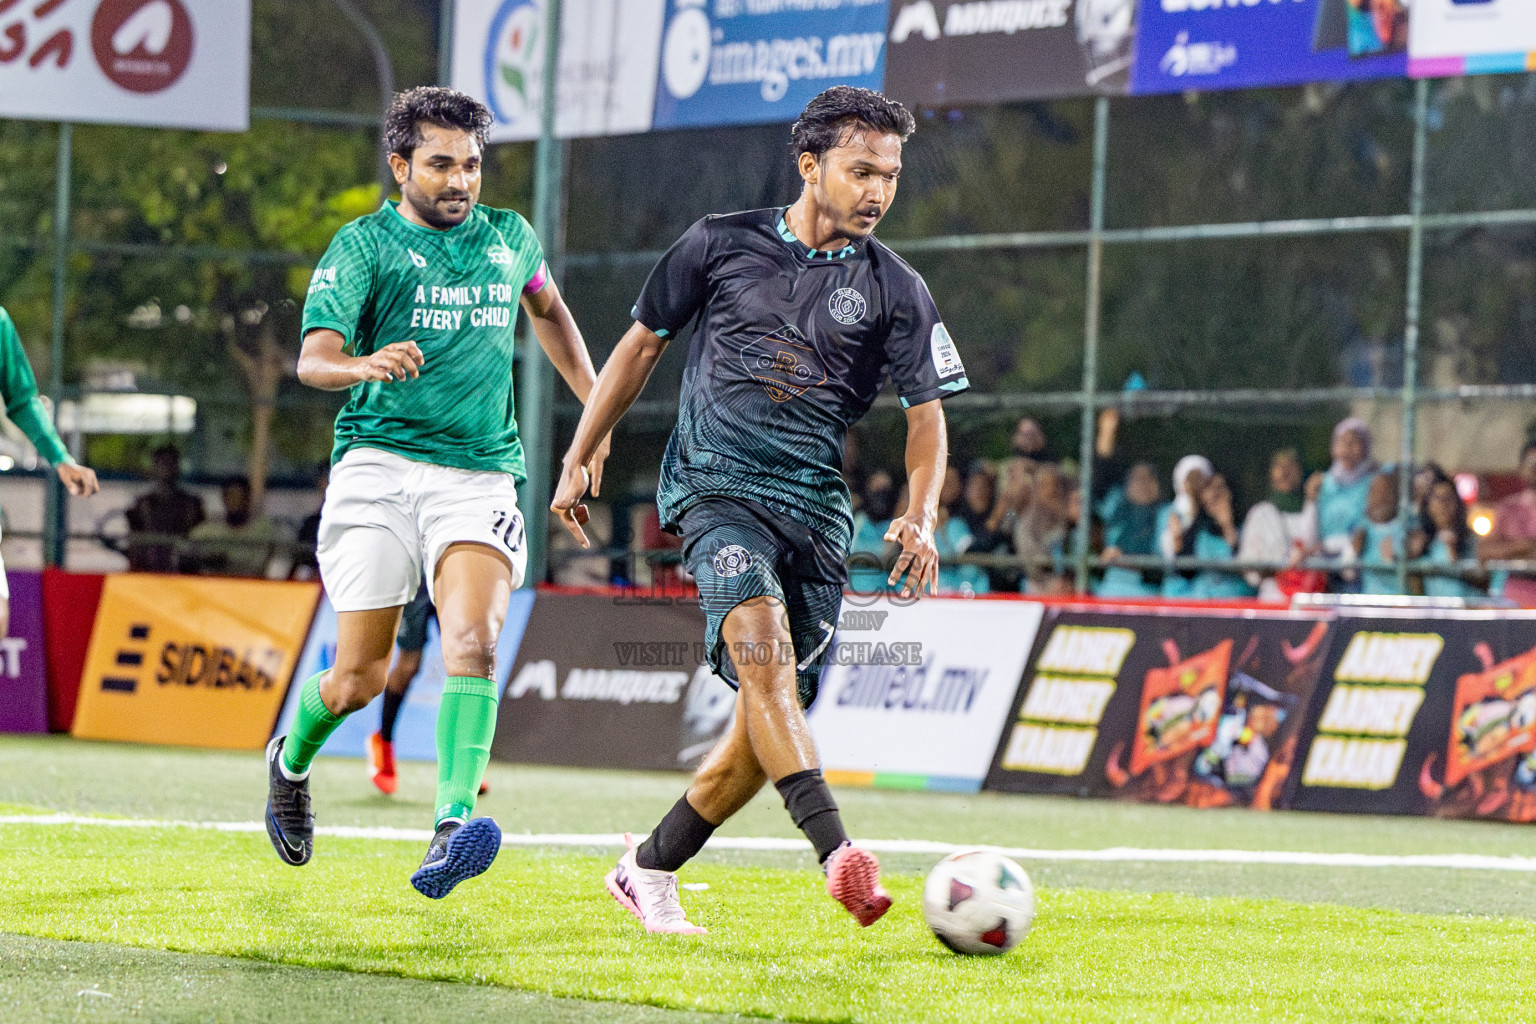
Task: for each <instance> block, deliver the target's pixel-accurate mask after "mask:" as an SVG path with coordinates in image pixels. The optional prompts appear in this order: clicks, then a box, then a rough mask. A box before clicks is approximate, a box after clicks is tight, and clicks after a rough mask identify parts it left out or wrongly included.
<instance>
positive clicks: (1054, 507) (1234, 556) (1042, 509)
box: [849, 409, 1536, 603]
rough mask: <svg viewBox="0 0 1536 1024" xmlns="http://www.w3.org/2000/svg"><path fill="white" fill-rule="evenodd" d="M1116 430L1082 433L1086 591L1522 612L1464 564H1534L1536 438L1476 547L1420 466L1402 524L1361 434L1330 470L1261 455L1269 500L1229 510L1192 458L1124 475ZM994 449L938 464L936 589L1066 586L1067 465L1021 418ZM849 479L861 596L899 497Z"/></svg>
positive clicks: (1518, 581)
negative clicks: (1480, 600) (1400, 598)
mask: <svg viewBox="0 0 1536 1024" xmlns="http://www.w3.org/2000/svg"><path fill="white" fill-rule="evenodd" d="M1120 425H1121V418H1120V415H1119V413H1118V411H1116V410H1113V409H1107V410H1104V411H1103V412H1102V413H1101V414H1100V417H1099V422H1098V430H1097V434H1096V437H1095V445H1094V460H1093V476H1092V484H1093V488H1092V502H1091V508H1090V509H1089V510H1088V511H1089V529H1088V533H1087V535H1088V538H1089V545H1090V548H1089V550H1090V553H1091V554H1092V555H1094V556H1096V565H1095V567H1094V568H1093V571H1092V572H1091V574H1090V589H1091V591H1092V592H1093V593H1094V594H1096V595H1099V596H1104V597H1119V598H1152V597H1170V598H1192V599H1224V598H1226V599H1230V598H1252V597H1258V598H1262V599H1268V600H1284V599H1286V598H1288V597H1290V596H1292V595H1294V594H1297V593H1307V592H1321V591H1332V592H1338V593H1358V594H1370V595H1397V594H1405V593H1408V594H1422V595H1424V596H1429V597H1458V598H1476V597H1486V596H1488V595H1489V594H1490V593H1491V594H1493V595H1495V596H1498V595H1502V596H1505V597H1508V598H1511V599H1513V600H1515V601H1518V602H1520V603H1536V576H1532V577H1527V576H1523V575H1518V574H1517V575H1513V576H1511V575H1510V574H1508V573H1499V572H1495V573H1492V574H1488V573H1486V572H1482V571H1480V570H1479V567H1478V566H1479V560H1481V561H1482V562H1486V561H1500V560H1525V559H1536V443H1533V444H1532V445H1529V446H1527V448H1526V450H1525V452H1524V453H1523V455H1522V457H1521V460H1520V478H1521V481H1522V483H1523V484H1524V487H1523V489H1522V490H1520V492H1519V493H1517V494H1515V495H1512V496H1510V497H1507V498H1505V499H1504V500H1503V501H1502V502H1500V503H1499V504H1498V505H1497V507H1496V508H1495V509H1494V510H1493V511H1492V514H1491V516H1490V517H1489V519H1490V520H1491V522H1490V523H1489V524H1488V525H1489V528H1488V530H1487V536H1484V537H1481V538H1480V537H1478V536H1477V535H1476V534H1475V533H1474V531H1473V529H1472V527H1471V525H1470V523H1469V519H1470V516H1469V513H1468V508H1467V505H1466V503H1465V502H1464V500H1463V498H1462V495H1461V493H1460V492H1459V491H1458V488H1457V485H1456V481H1455V480H1454V479H1452V478H1451V477H1450V476H1449V475H1447V474H1446V472H1445V471H1444V470H1443V469H1441V468H1440V467H1439V466H1437V465H1435V464H1433V463H1430V464H1427V465H1423V466H1418V467H1414V468H1413V470H1412V479H1411V484H1410V487H1411V490H1410V493H1411V496H1412V502H1411V504H1412V509H1413V512H1412V514H1411V516H1410V517H1409V521H1408V522H1407V523H1406V524H1404V523H1402V522H1400V521H1399V504H1400V492H1399V485H1400V476H1399V474H1400V472H1401V469H1400V467H1398V466H1396V465H1382V464H1381V463H1379V462H1378V461H1377V460H1376V459H1375V458H1374V457H1373V453H1372V439H1371V432H1370V429H1369V427H1368V426H1367V425H1366V423H1365V422H1364V421H1363V420H1360V419H1357V418H1353V417H1351V418H1348V419H1345V420H1343V421H1341V422H1340V423H1339V424H1338V425H1337V426H1336V427H1335V428H1334V431H1333V436H1332V442H1331V446H1330V462H1329V465H1328V466H1327V468H1326V469H1320V470H1318V471H1317V472H1314V473H1312V474H1311V475H1310V476H1308V474H1307V473H1306V470H1305V467H1304V464H1303V461H1302V456H1301V454H1300V452H1299V451H1298V450H1297V449H1295V448H1281V449H1279V450H1277V451H1275V452H1274V453H1273V455H1272V457H1271V458H1270V462H1269V472H1268V490H1267V493H1265V494H1264V496H1263V497H1262V498H1261V499H1260V500H1258V501H1257V502H1254V503H1253V504H1252V505H1251V506H1250V507H1248V508H1247V509H1246V510H1243V511H1241V513H1240V510H1239V509H1238V507H1237V506H1236V503H1235V501H1234V496H1233V491H1232V488H1231V486H1229V484H1228V480H1227V477H1226V476H1225V475H1224V473H1223V472H1222V470H1221V468H1220V467H1219V466H1217V465H1215V464H1213V462H1212V461H1211V460H1210V459H1209V458H1207V457H1205V456H1204V455H1200V454H1190V455H1187V456H1185V457H1184V458H1182V459H1179V460H1178V462H1177V463H1176V464H1175V465H1174V466H1173V470H1172V472H1171V473H1170V474H1168V476H1167V477H1166V478H1164V477H1163V476H1162V473H1161V472H1160V471H1159V470H1158V468H1157V467H1155V466H1153V465H1152V464H1150V463H1146V462H1138V463H1134V464H1130V465H1126V464H1125V463H1124V462H1123V461H1122V460H1121V459H1120V458H1119V457H1118V454H1117V447H1118V445H1117V435H1118V433H1119V429H1120ZM1010 449H1011V451H1010V454H1009V456H1008V457H1006V458H1004V459H1002V460H1000V461H988V460H985V459H976V460H973V461H970V462H969V463H967V464H965V465H964V467H963V468H962V467H961V466H958V465H952V466H950V467H949V470H948V474H947V476H946V478H945V481H944V488H943V492H942V495H941V499H940V506H941V507H940V509H939V519H938V523H937V526H936V529H935V540H936V543H937V546H938V549H939V554H940V558H941V560H942V561H943V563H944V568H943V570H942V572H941V573H940V587H941V590H943V591H945V592H949V593H968V594H983V593H987V592H997V591H1021V592H1023V593H1027V594H1039V595H1063V594H1069V593H1072V592H1073V591H1074V589H1075V579H1076V567H1077V562H1078V557H1077V556H1078V553H1079V550H1080V544H1081V537H1082V533H1081V531H1080V527H1079V524H1080V523H1081V521H1082V517H1083V514H1084V509H1083V507H1082V491H1081V488H1080V486H1079V483H1080V478H1079V476H1078V470H1077V465H1076V463H1075V462H1074V461H1073V460H1071V459H1061V458H1058V457H1056V456H1055V455H1054V454H1053V452H1052V450H1051V447H1050V444H1049V441H1048V439H1047V437H1046V434H1045V431H1044V430H1043V429H1042V427H1041V424H1040V423H1039V421H1037V420H1035V419H1033V418H1031V417H1025V418H1024V419H1022V420H1020V421H1019V423H1018V425H1017V427H1016V428H1015V430H1014V431H1013V434H1012V436H1011V440H1010ZM849 477H850V480H849V483H850V488H851V489H852V490H853V491H854V496H855V505H856V509H857V511H856V514H855V520H854V523H855V525H854V544H853V551H854V555H853V559H852V566H853V567H852V569H851V579H850V585H851V586H852V587H854V588H855V589H859V588H864V589H871V588H877V587H879V586H880V585H881V582H882V580H883V578H884V574H883V572H882V571H881V570H880V568H879V566H882V565H889V564H891V559H892V558H893V557H894V551H893V550H892V549H891V547H890V545H889V544H888V543H887V542H886V541H885V539H884V537H885V531H886V529H887V527H888V525H889V523H890V520H891V519H892V517H893V516H898V515H901V514H902V512H903V511H904V510H905V507H906V492H905V488H904V487H902V486H900V485H899V483H898V478H897V477H895V476H894V475H893V474H891V473H890V472H888V471H886V470H883V469H872V470H869V471H867V472H866V473H863V474H860V473H859V472H858V470H857V468H856V467H855V468H853V469H852V470H851V472H850V473H849ZM1165 479H1166V481H1167V483H1166V485H1165V483H1164V480H1165ZM1405 527H1406V528H1405ZM959 556H968V557H966V558H964V559H961V560H959V561H956V559H957V558H959ZM982 556H991V557H982ZM1405 559H1406V560H1410V561H1411V563H1412V564H1411V565H1410V569H1411V570H1412V571H1411V572H1410V573H1409V576H1408V586H1407V588H1406V589H1404V587H1403V582H1402V581H1403V576H1402V575H1401V574H1400V572H1399V569H1398V565H1399V563H1401V562H1402V561H1404V560H1405ZM1192 560H1193V561H1192ZM1223 562H1225V563H1230V564H1227V565H1221V564H1219V563H1223ZM1201 563H1205V564H1201ZM1212 563H1218V564H1212ZM1438 567H1444V570H1445V571H1437V568H1438Z"/></svg>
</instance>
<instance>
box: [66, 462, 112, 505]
mask: <svg viewBox="0 0 1536 1024" xmlns="http://www.w3.org/2000/svg"><path fill="white" fill-rule="evenodd" d="M58 474H59V479H60V480H62V481H64V489H65V490H66V491H68V492H69V493H70V494H73V495H74V496H75V497H77V498H89V497H90V496H91V495H93V494H95V493H96V492H97V491H99V490H101V485H100V484H98V483H97V482H96V471H95V470H94V469H90V468H88V467H86V466H76V465H74V464H73V463H68V462H61V463H59V465H58Z"/></svg>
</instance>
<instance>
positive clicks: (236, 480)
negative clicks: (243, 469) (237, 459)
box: [220, 473, 251, 494]
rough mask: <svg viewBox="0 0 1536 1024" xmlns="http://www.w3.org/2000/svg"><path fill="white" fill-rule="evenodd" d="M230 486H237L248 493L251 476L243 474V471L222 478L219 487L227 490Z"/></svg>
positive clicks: (249, 491)
mask: <svg viewBox="0 0 1536 1024" xmlns="http://www.w3.org/2000/svg"><path fill="white" fill-rule="evenodd" d="M231 487H238V488H240V489H241V490H243V491H244V492H245V493H246V494H250V493H251V478H250V477H248V476H246V475H244V474H243V473H237V474H236V475H234V476H227V477H225V478H224V483H223V486H222V487H221V488H220V489H221V490H226V491H227V490H229V489H230V488H231Z"/></svg>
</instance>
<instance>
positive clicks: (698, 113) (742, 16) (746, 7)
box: [654, 0, 888, 128]
mask: <svg viewBox="0 0 1536 1024" xmlns="http://www.w3.org/2000/svg"><path fill="white" fill-rule="evenodd" d="M887 10H888V4H887V0H815V2H814V3H812V2H808V0H713V2H712V3H711V2H709V0H668V2H667V24H666V30H665V33H664V34H663V36H662V43H661V69H660V73H659V75H658V81H657V85H656V112H655V118H654V126H655V127H656V128H685V127H706V126H711V125H726V124H762V123H771V122H774V121H793V120H794V119H795V118H796V117H797V116H798V115H799V113H800V111H801V110H802V109H803V108H804V107H805V105H806V103H808V102H809V101H810V100H811V98H812V97H814V96H815V95H816V94H817V93H819V92H821V91H822V90H824V89H827V88H829V87H831V86H834V85H858V86H864V87H865V88H869V89H879V88H881V86H882V85H883V84H884V80H885V30H886V15H887Z"/></svg>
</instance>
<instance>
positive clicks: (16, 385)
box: [0, 308, 98, 636]
mask: <svg viewBox="0 0 1536 1024" xmlns="http://www.w3.org/2000/svg"><path fill="white" fill-rule="evenodd" d="M0 399H4V400H5V415H6V416H7V417H8V418H9V419H10V421H11V422H12V423H14V424H16V425H17V426H18V427H20V428H21V432H22V433H23V434H26V435H27V440H28V441H31V442H32V447H34V448H36V449H37V454H39V455H41V456H42V457H43V458H45V459H47V460H48V461H49V463H51V464H52V465H53V471H54V472H55V473H57V474H58V475H59V479H60V480H62V481H63V482H64V487H65V489H66V490H68V491H69V493H70V494H73V495H74V496H75V497H77V498H88V497H90V496H91V495H93V494H95V493H96V491H97V489H98V485H97V483H96V474H95V473H94V472H92V471H91V470H89V469H87V468H86V467H84V466H81V465H78V464H76V462H75V460H74V459H72V458H70V457H69V449H67V448H65V447H64V442H63V440H61V439H60V437H59V432H58V431H57V430H55V429H54V428H53V421H52V420H51V419H49V418H48V410H47V409H44V408H43V403H42V400H41V399H39V398H38V396H37V378H36V377H35V376H33V374H32V364H31V363H29V362H27V350H26V349H24V348H22V347H21V338H20V337H18V336H17V334H16V325H15V324H13V323H11V315H10V314H9V313H7V312H6V311H5V310H4V309H3V308H0ZM10 624H11V585H10V583H9V581H7V580H6V578H5V563H4V562H0V636H5V635H6V634H7V633H8V632H9V631H10Z"/></svg>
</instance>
